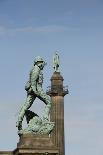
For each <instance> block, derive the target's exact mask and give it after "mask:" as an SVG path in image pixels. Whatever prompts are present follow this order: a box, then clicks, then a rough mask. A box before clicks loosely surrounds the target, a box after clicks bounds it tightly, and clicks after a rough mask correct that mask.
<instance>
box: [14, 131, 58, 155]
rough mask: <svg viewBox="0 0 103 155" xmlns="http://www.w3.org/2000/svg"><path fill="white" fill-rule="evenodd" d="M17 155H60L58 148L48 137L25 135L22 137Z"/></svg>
mask: <svg viewBox="0 0 103 155" xmlns="http://www.w3.org/2000/svg"><path fill="white" fill-rule="evenodd" d="M13 154H15V155H31V154H32V155H58V154H59V150H58V148H56V147H55V146H54V145H53V143H52V141H51V138H50V137H49V136H48V135H34V134H24V135H22V136H21V137H20V140H19V143H18V144H17V149H16V150H14V152H13Z"/></svg>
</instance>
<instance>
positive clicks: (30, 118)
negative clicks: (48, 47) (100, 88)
mask: <svg viewBox="0 0 103 155" xmlns="http://www.w3.org/2000/svg"><path fill="white" fill-rule="evenodd" d="M45 65H46V63H45V61H44V60H43V59H42V58H41V57H40V56H38V57H36V58H35V60H34V66H33V68H32V70H31V71H30V75H29V80H28V82H27V83H26V85H25V90H26V91H27V99H26V102H25V103H24V105H23V106H22V107H21V110H20V112H19V115H18V121H17V122H16V127H18V134H19V135H21V134H24V133H34V134H49V133H50V132H51V131H52V129H53V127H54V122H50V121H49V113H50V109H51V98H50V97H49V96H48V95H47V94H46V93H45V92H44V90H43V88H42V84H43V73H42V70H43V68H44V66H45ZM36 97H38V98H39V99H40V100H42V101H43V102H44V103H45V104H46V106H45V108H44V112H43V118H40V117H39V116H38V115H37V114H35V113H33V112H31V111H30V110H28V109H29V108H30V107H31V106H32V104H33V102H34V100H35V99H36ZM24 116H25V117H26V119H27V123H28V127H27V128H26V129H22V121H23V118H24Z"/></svg>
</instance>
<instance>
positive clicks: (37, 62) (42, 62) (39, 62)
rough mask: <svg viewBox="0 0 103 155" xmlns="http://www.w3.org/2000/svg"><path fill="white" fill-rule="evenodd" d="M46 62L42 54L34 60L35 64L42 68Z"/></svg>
mask: <svg viewBox="0 0 103 155" xmlns="http://www.w3.org/2000/svg"><path fill="white" fill-rule="evenodd" d="M46 64H47V63H46V62H45V61H44V60H43V58H42V57H40V56H37V57H36V58H35V60H34V65H37V66H38V67H40V69H43V68H44V66H45V65H46Z"/></svg>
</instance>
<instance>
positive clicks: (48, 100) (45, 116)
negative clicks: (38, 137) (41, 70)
mask: <svg viewBox="0 0 103 155" xmlns="http://www.w3.org/2000/svg"><path fill="white" fill-rule="evenodd" d="M38 98H39V99H40V100H42V101H43V102H44V103H45V104H46V106H45V109H44V112H43V119H45V120H49V113H50V109H51V103H52V102H51V98H50V96H48V95H47V94H46V93H45V92H44V91H43V90H42V89H41V91H40V92H39V96H38Z"/></svg>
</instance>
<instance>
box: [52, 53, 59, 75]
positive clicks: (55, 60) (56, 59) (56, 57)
mask: <svg viewBox="0 0 103 155" xmlns="http://www.w3.org/2000/svg"><path fill="white" fill-rule="evenodd" d="M59 64H60V60H59V55H58V53H57V52H55V54H54V56H53V68H54V71H55V72H59Z"/></svg>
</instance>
